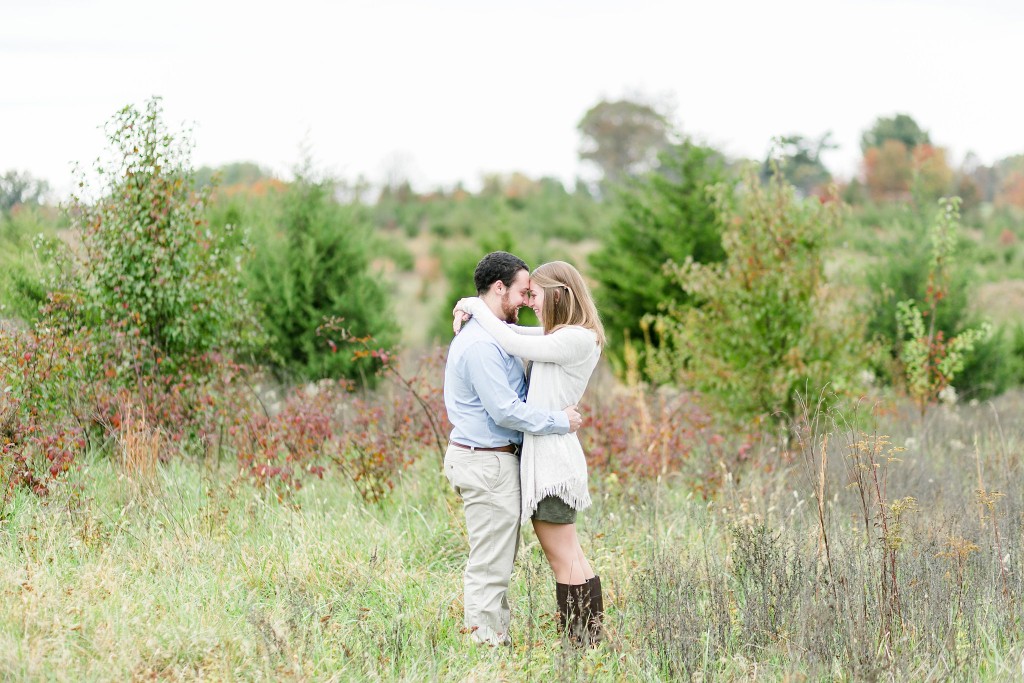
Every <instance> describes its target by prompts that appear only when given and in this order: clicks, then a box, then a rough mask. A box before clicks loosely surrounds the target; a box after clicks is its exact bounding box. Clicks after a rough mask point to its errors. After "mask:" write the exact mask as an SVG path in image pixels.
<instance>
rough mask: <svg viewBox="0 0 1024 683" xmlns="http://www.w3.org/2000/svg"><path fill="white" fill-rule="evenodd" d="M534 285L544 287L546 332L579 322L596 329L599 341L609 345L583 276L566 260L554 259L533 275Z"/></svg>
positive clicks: (542, 309) (543, 309)
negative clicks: (606, 342)
mask: <svg viewBox="0 0 1024 683" xmlns="http://www.w3.org/2000/svg"><path fill="white" fill-rule="evenodd" d="M530 278H531V280H532V282H531V284H530V286H531V287H540V288H542V289H543V290H544V303H543V305H542V308H541V311H540V318H541V320H540V322H541V325H543V326H544V331H545V333H546V334H550V333H552V332H554V331H555V330H557V329H558V328H560V327H565V326H566V325H578V326H580V327H585V328H587V329H588V330H591V331H593V333H594V334H596V335H597V343H598V344H600V345H601V346H604V344H605V336H604V325H602V324H601V318H600V316H598V314H597V306H595V305H594V298H593V297H592V296H591V295H590V288H589V287H587V283H586V282H584V281H583V276H582V275H580V273H579V271H578V270H576V269H575V268H574V267H573V266H572V265H570V264H568V263H566V262H565V261H551V262H550V263H545V264H544V265H542V266H538V267H537V270H535V271H533V273H532V274H531V275H530Z"/></svg>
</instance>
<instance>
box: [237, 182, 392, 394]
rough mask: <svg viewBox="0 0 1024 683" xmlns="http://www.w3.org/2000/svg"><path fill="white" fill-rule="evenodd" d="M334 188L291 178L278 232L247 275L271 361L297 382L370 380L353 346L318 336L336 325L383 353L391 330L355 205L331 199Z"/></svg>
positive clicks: (265, 240)
mask: <svg viewBox="0 0 1024 683" xmlns="http://www.w3.org/2000/svg"><path fill="white" fill-rule="evenodd" d="M334 189H335V184H334V183H333V182H332V181H329V180H313V179H312V178H310V175H309V171H308V169H307V170H303V171H300V172H299V173H298V174H297V178H296V180H295V182H294V183H292V184H291V185H290V187H289V188H288V190H287V192H286V193H285V194H284V196H283V198H282V205H281V214H280V216H279V218H278V220H277V229H276V230H274V231H268V232H265V233H264V234H263V235H262V236H261V239H259V240H258V241H257V254H256V258H255V259H254V262H253V268H252V269H251V270H250V277H249V282H250V291H251V293H252V299H253V301H255V302H256V304H257V305H258V306H259V310H260V314H261V319H262V321H263V324H264V327H265V329H266V331H267V332H268V333H269V334H270V335H271V337H272V340H273V341H272V344H271V353H270V354H268V355H270V358H268V359H267V360H268V361H269V362H270V363H271V365H273V366H276V367H277V368H278V369H281V370H285V371H287V372H289V373H291V374H292V375H294V376H295V377H296V378H301V379H320V378H325V377H348V378H352V379H361V380H364V381H366V380H369V379H370V378H371V377H372V370H373V367H372V365H373V363H375V362H376V361H375V360H373V359H372V358H361V359H358V360H356V359H353V352H354V351H355V350H357V348H356V347H354V346H350V345H349V344H347V343H345V342H344V341H343V340H340V339H334V338H331V339H328V338H326V337H324V336H322V335H320V334H318V332H317V329H318V328H319V327H320V326H321V325H322V324H323V323H324V321H325V320H326V319H328V318H340V319H342V322H341V325H342V326H343V327H344V328H345V329H346V330H347V331H348V332H349V333H350V334H351V335H352V336H353V337H373V342H372V343H373V344H374V345H375V346H378V347H384V348H386V347H388V346H389V345H391V344H392V343H394V341H395V340H396V337H397V325H396V323H395V319H394V316H393V314H392V311H391V307H390V302H389V300H388V297H387V292H386V290H385V287H384V285H383V283H382V282H381V281H380V280H379V279H378V278H377V277H375V276H374V274H373V273H372V272H371V263H370V254H371V249H372V239H373V236H372V234H371V232H370V223H369V220H368V219H367V217H366V216H365V215H364V212H363V210H362V208H361V207H360V206H358V205H342V204H339V203H338V202H337V201H336V200H335V198H334Z"/></svg>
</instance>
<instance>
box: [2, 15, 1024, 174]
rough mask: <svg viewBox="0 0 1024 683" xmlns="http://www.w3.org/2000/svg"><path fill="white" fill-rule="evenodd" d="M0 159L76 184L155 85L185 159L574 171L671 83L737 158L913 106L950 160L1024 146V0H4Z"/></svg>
mask: <svg viewBox="0 0 1024 683" xmlns="http://www.w3.org/2000/svg"><path fill="white" fill-rule="evenodd" d="M0 65H2V71H0V73H2V77H3V85H2V89H0V172H4V171H6V170H11V169H16V170H21V171H28V172H30V173H31V174H33V175H35V176H37V177H41V178H45V179H47V180H49V181H50V183H51V185H53V186H54V187H55V188H57V189H58V190H63V189H65V188H68V187H70V178H71V174H70V165H71V163H72V162H74V161H79V162H82V163H83V164H86V165H88V164H89V163H90V162H91V160H92V159H94V158H95V157H97V156H98V155H99V154H100V153H101V152H102V151H103V149H104V146H105V143H104V139H103V136H102V133H101V128H100V127H101V125H102V124H103V122H105V121H106V120H107V119H109V118H110V116H111V115H112V114H113V113H114V112H116V111H117V110H118V109H119V108H121V107H122V106H124V105H126V104H130V103H131V104H137V105H140V106H141V105H142V104H143V103H144V102H145V100H146V99H147V98H148V97H149V96H151V95H160V96H162V97H163V98H164V107H165V113H166V119H167V121H168V123H169V124H171V126H172V127H173V128H180V127H181V125H182V124H186V123H188V124H190V125H193V126H194V130H195V134H194V139H195V143H196V147H195V152H194V157H193V161H194V163H195V165H197V166H199V165H203V164H210V165H217V164H221V163H226V162H230V161H241V160H251V161H256V162H258V163H261V164H263V165H266V166H268V167H270V168H271V169H273V170H274V171H276V172H278V173H280V174H282V175H287V174H288V171H289V169H290V168H292V167H293V166H294V165H295V164H296V162H297V161H298V160H299V157H300V151H299V150H300V147H301V145H302V144H303V143H304V142H306V143H307V144H308V145H309V147H310V148H311V151H312V154H313V157H314V159H315V161H316V162H317V163H318V165H319V166H320V167H321V168H323V169H324V170H327V171H330V172H332V173H336V174H338V175H340V176H342V177H346V178H354V177H355V176H357V175H360V174H361V175H364V176H365V177H366V178H368V179H369V180H370V181H372V182H379V181H381V180H382V179H383V178H384V177H385V175H386V174H387V173H388V172H389V171H391V170H393V169H399V170H401V171H402V172H404V173H406V174H408V176H409V177H411V178H412V180H413V181H414V185H415V186H416V187H417V188H419V189H429V188H430V187H432V186H435V185H451V184H454V183H455V182H456V181H459V180H463V181H465V182H466V183H467V184H468V185H469V186H471V187H472V186H475V185H476V184H477V183H478V181H479V178H480V176H481V174H482V173H487V172H511V171H521V172H524V173H526V174H528V175H530V176H534V177H537V176H541V175H551V176H555V177H559V178H561V179H563V180H564V181H566V182H567V183H571V182H572V180H573V179H574V178H575V177H576V176H577V175H578V174H579V173H580V172H581V168H580V165H579V163H578V160H577V148H578V144H579V139H578V135H577V132H576V124H577V122H578V121H579V119H580V117H581V116H582V115H583V113H584V112H585V111H586V110H587V109H588V108H589V107H591V106H592V105H593V104H595V103H596V102H597V101H598V100H599V99H600V98H602V97H606V98H618V97H621V96H623V95H629V94H631V93H637V92H639V93H644V94H645V95H647V96H649V97H653V98H662V99H666V100H668V101H671V102H672V103H674V106H675V119H676V121H677V123H678V125H679V127H680V129H681V130H682V132H684V133H686V134H689V135H692V136H694V137H696V138H697V139H698V140H701V141H704V142H708V143H711V144H713V145H715V146H717V147H720V148H721V149H723V150H724V151H726V153H728V154H730V155H731V156H747V157H757V158H762V157H763V156H764V155H765V153H766V151H767V150H768V148H769V145H770V141H771V138H772V137H773V136H777V135H783V134H789V133H798V134H802V135H806V136H809V137H816V136H818V135H820V134H822V133H824V132H825V131H827V130H831V131H833V133H834V139H835V141H836V142H838V143H839V144H840V146H841V148H840V149H839V150H838V151H836V152H833V153H831V154H830V155H829V156H827V157H826V161H827V162H828V163H829V165H830V166H831V167H832V169H833V171H834V172H836V173H838V174H839V175H842V176H847V177H848V176H850V175H852V174H854V173H856V171H857V168H858V158H859V139H860V135H861V133H862V131H863V130H864V129H866V128H867V127H869V126H870V125H871V124H872V122H873V121H874V120H875V119H876V118H877V117H878V116H880V115H886V116H891V115H892V114H894V113H897V112H905V113H908V114H910V115H911V116H913V117H914V118H915V119H916V120H917V121H918V123H920V124H921V125H922V126H923V127H924V128H925V129H926V130H928V131H929V132H930V133H931V135H932V139H933V141H934V142H935V143H937V144H939V145H942V146H944V147H946V148H947V149H948V150H949V152H950V161H951V162H952V163H953V164H954V165H957V164H959V163H960V162H961V161H962V159H963V156H964V154H965V153H966V152H967V151H973V152H975V153H976V154H977V155H978V156H979V157H980V158H981V160H982V162H984V163H992V162H993V161H995V160H996V159H999V158H1002V157H1005V156H1008V155H1010V154H1016V153H1022V152H1024V86H1022V82H1024V75H1022V74H1024V68H1022V67H1024V2H1022V1H1021V0H973V1H967V0H939V1H932V2H925V1H924V0H868V1H864V0H859V1H854V0H845V1H842V2H829V1H827V0H817V1H801V0H777V1H776V2H765V1H763V0H703V1H701V2H684V1H682V0H676V1H675V2H667V1H666V2H659V1H654V0H627V1H623V2H611V1H608V0H568V1H564V2H559V1H557V0H517V1H516V2H503V1H502V2H499V1H497V0H472V1H471V0H461V1H456V0H436V1H434V2H427V1H419V2H414V1H407V2H396V1H392V0H376V1H365V2H363V1H355V0H337V1H334V2H324V1H315V0H289V1H285V2H282V1H280V0H277V1H276V2H272V3H269V2H262V1H261V0H251V1H249V2H224V1H220V0H203V1H197V0H175V1H174V2H147V1H146V0H133V1H130V2H129V1H125V0H0Z"/></svg>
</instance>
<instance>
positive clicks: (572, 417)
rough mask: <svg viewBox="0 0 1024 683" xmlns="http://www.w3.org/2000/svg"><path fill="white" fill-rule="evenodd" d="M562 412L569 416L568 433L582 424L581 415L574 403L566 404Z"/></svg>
mask: <svg viewBox="0 0 1024 683" xmlns="http://www.w3.org/2000/svg"><path fill="white" fill-rule="evenodd" d="M562 412H563V413H565V415H566V417H568V418H569V433H572V432H575V431H576V430H577V429H579V428H580V425H582V424H583V416H582V415H580V411H579V410H577V409H576V406H575V405H571V406H566V407H565V408H563V409H562Z"/></svg>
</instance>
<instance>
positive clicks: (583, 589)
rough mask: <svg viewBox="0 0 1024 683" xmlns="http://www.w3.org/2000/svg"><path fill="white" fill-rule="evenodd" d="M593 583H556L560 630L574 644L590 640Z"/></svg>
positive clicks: (581, 643)
mask: <svg viewBox="0 0 1024 683" xmlns="http://www.w3.org/2000/svg"><path fill="white" fill-rule="evenodd" d="M590 591H591V583H590V581H587V582H586V583H581V584H577V585H570V584H566V583H556V584H555V597H556V599H557V600H558V632H559V633H560V634H563V635H566V636H568V638H569V642H571V643H572V644H573V645H577V646H579V645H583V644H586V643H588V642H590V640H591V637H590V626H589V624H590V622H591V619H592V617H591V594H590Z"/></svg>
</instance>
